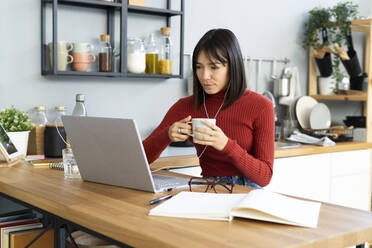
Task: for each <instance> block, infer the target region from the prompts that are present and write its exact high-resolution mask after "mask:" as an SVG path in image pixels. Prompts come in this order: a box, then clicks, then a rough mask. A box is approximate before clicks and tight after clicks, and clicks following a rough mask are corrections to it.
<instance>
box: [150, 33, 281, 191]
mask: <svg viewBox="0 0 372 248" xmlns="http://www.w3.org/2000/svg"><path fill="white" fill-rule="evenodd" d="M192 68H193V74H194V84H193V87H194V89H193V91H194V94H193V95H192V96H189V97H185V98H182V99H180V100H179V101H178V102H176V103H175V104H174V105H173V106H172V107H171V108H170V109H169V110H168V112H167V114H166V115H165V117H164V119H163V121H162V122H161V123H160V125H159V126H158V127H157V128H156V129H155V130H154V131H153V132H152V133H151V134H150V136H149V137H148V138H146V139H145V140H144V141H143V145H144V148H145V151H146V155H147V159H148V161H149V163H152V162H153V161H154V160H155V159H157V158H158V157H159V156H160V153H161V152H162V151H163V150H164V149H165V148H166V147H167V146H168V145H169V143H170V142H180V141H185V140H186V139H189V140H190V141H191V142H193V139H191V138H190V136H189V134H191V133H192V130H191V125H190V124H189V122H190V121H191V119H192V118H215V119H216V125H213V124H209V122H205V123H204V124H205V125H207V126H209V127H210V128H211V130H208V129H206V128H200V129H195V130H194V131H198V132H200V133H204V134H207V135H208V136H201V135H194V138H196V139H198V142H197V143H194V146H195V148H196V151H197V154H198V157H199V161H200V166H201V169H202V175H203V176H204V177H212V178H215V177H218V178H220V177H227V178H231V179H232V180H233V182H234V183H235V184H240V185H247V186H251V187H255V188H260V187H262V186H265V185H267V184H269V182H270V180H271V177H272V174H273V160H274V127H275V124H274V110H273V105H272V103H271V101H270V100H268V99H267V98H266V97H264V96H262V95H260V94H257V93H255V92H252V91H249V90H246V78H245V72H244V64H243V57H242V54H241V50H240V46H239V43H238V40H237V39H236V37H235V35H234V34H233V33H232V32H231V31H230V30H227V29H213V30H210V31H208V32H207V33H206V34H205V35H204V36H203V37H202V38H201V39H200V41H199V42H198V44H197V45H196V47H195V49H194V53H193V61H192Z"/></svg>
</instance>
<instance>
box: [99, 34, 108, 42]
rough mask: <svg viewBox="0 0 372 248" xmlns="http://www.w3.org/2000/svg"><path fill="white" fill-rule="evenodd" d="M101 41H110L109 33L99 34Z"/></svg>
mask: <svg viewBox="0 0 372 248" xmlns="http://www.w3.org/2000/svg"><path fill="white" fill-rule="evenodd" d="M101 41H103V42H109V41H110V35H108V34H101Z"/></svg>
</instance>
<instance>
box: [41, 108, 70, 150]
mask: <svg viewBox="0 0 372 248" xmlns="http://www.w3.org/2000/svg"><path fill="white" fill-rule="evenodd" d="M63 115H66V107H65V106H56V107H55V118H54V120H53V121H52V122H51V123H49V124H47V125H46V126H45V133H44V153H45V156H46V157H62V150H63V149H64V148H66V131H65V128H64V126H63V122H62V116H63Z"/></svg>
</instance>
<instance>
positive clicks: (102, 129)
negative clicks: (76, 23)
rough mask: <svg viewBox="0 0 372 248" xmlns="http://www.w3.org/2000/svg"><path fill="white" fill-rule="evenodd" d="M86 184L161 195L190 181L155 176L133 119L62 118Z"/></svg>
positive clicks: (184, 185)
mask: <svg viewBox="0 0 372 248" xmlns="http://www.w3.org/2000/svg"><path fill="white" fill-rule="evenodd" d="M62 121H63V124H64V126H65V129H66V134H67V136H68V139H69V140H70V143H71V147H72V150H73V153H74V156H75V159H76V162H77V165H78V167H79V171H80V174H81V177H82V179H83V180H86V181H91V182H97V183H104V184H110V185H116V186H121V187H126V188H132V189H138V190H144V191H150V192H161V191H166V190H170V189H173V188H179V187H186V186H187V183H188V179H186V178H179V177H171V176H163V175H152V174H151V170H150V167H149V164H148V162H147V158H146V154H145V151H144V148H143V146H142V140H141V137H140V134H139V131H138V128H137V125H136V122H135V120H133V119H119V118H102V117H81V116H62Z"/></svg>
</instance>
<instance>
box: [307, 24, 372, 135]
mask: <svg viewBox="0 0 372 248" xmlns="http://www.w3.org/2000/svg"><path fill="white" fill-rule="evenodd" d="M351 29H352V30H353V31H357V32H363V33H365V34H366V41H365V56H364V71H365V72H366V73H367V74H368V92H367V93H366V94H362V95H318V86H317V67H316V63H315V59H314V51H313V49H312V48H310V50H309V52H310V54H309V95H310V96H312V97H313V98H315V99H318V100H336V101H361V102H363V103H364V111H363V112H364V115H365V116H366V141H367V142H372V89H371V85H372V75H371V73H372V60H371V59H372V56H371V48H372V37H371V33H372V31H371V30H372V19H362V20H354V21H352V22H351Z"/></svg>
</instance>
